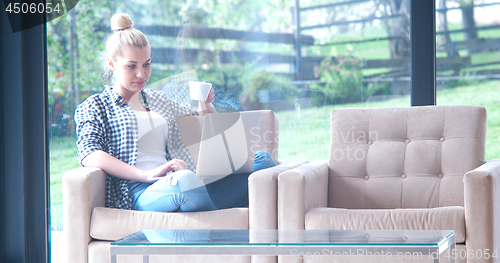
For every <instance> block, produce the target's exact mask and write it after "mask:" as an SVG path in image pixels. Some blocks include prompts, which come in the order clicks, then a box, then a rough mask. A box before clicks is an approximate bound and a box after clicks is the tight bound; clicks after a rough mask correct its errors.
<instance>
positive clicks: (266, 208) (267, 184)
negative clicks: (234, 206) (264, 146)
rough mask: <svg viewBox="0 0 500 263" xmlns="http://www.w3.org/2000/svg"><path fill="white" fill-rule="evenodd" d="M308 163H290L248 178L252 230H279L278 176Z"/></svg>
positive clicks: (264, 170)
mask: <svg viewBox="0 0 500 263" xmlns="http://www.w3.org/2000/svg"><path fill="white" fill-rule="evenodd" d="M305 163H307V161H288V162H281V163H280V164H278V165H276V166H274V167H271V168H267V169H263V170H259V171H256V172H253V173H252V174H251V175H250V177H249V178H248V199H249V200H248V206H249V217H250V218H249V224H250V229H252V230H258V229H278V225H277V222H278V203H277V202H278V175H279V174H280V173H282V172H284V171H287V170H290V169H293V168H295V167H297V166H300V165H303V164H305Z"/></svg>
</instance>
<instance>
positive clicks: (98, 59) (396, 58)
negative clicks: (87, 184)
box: [47, 0, 411, 262]
mask: <svg viewBox="0 0 500 263" xmlns="http://www.w3.org/2000/svg"><path fill="white" fill-rule="evenodd" d="M117 12H123V13H128V14H129V15H130V16H131V18H132V20H134V22H135V27H136V28H138V29H140V30H142V31H143V32H144V33H145V34H146V35H147V37H148V38H149V40H150V42H151V45H152V60H153V64H152V67H153V69H152V74H151V77H150V80H149V82H148V83H149V85H150V86H151V87H152V88H155V89H161V90H164V91H165V92H166V93H167V94H168V95H169V96H171V97H172V98H174V99H177V100H179V101H181V102H182V103H191V101H186V100H184V99H183V96H182V92H183V91H185V90H183V88H182V87H185V85H184V84H185V82H186V81H188V80H206V81H208V82H211V83H213V85H214V88H215V91H216V103H215V106H216V107H217V109H218V110H219V111H220V112H229V111H245V110H255V109H271V110H273V111H275V113H276V115H277V117H278V120H279V123H280V142H279V143H280V146H279V147H280V148H279V149H280V152H279V161H285V160H292V159H293V160H308V161H313V160H318V159H326V158H328V148H329V126H330V122H329V114H330V112H331V110H332V109H335V108H343V107H389V106H409V105H410V98H409V94H410V50H411V46H410V43H411V41H410V32H409V30H410V20H409V19H410V17H409V16H410V0H396V1H389V0H377V1H375V0H365V1H358V0H357V1H345V0H321V1H318V0H300V1H299V0H297V1H294V0H283V1H275V0H274V1H273V0H253V1H233V0H224V1H204V0H187V1H173V0H149V1H110V0H107V1H88V0H86V1H80V2H79V3H78V5H77V6H76V7H75V8H74V9H73V10H71V12H70V13H69V14H67V15H65V16H62V17H60V18H57V19H54V20H52V21H51V22H49V23H48V25H47V41H48V83H49V84H48V89H49V91H48V100H49V112H48V114H49V118H48V124H47V125H48V129H49V137H50V145H49V153H50V182H51V187H50V193H51V196H50V199H51V209H50V211H51V230H52V231H54V232H53V235H52V237H53V238H52V240H53V245H52V249H53V253H52V258H53V262H56V261H57V255H58V254H59V252H58V251H57V250H54V249H56V248H57V245H56V244H57V238H58V236H59V235H58V234H59V232H58V231H61V230H62V229H63V225H62V187H61V177H62V175H63V174H64V173H65V172H66V171H68V170H70V169H73V168H77V167H79V164H78V162H77V160H76V145H75V141H76V137H75V136H76V135H75V127H74V122H73V113H74V110H75V107H76V106H77V105H78V104H79V103H81V102H82V101H83V100H85V99H86V98H87V97H88V96H89V95H91V94H94V93H96V92H101V91H102V90H103V87H104V85H113V83H112V82H111V83H106V82H105V81H104V80H103V78H102V69H103V65H104V59H105V57H104V52H103V50H104V44H105V41H106V38H107V37H108V36H109V35H110V34H111V32H110V31H111V30H110V24H109V23H110V22H109V19H110V17H111V16H112V15H113V14H114V13H117Z"/></svg>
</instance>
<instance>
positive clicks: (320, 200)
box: [278, 160, 328, 230]
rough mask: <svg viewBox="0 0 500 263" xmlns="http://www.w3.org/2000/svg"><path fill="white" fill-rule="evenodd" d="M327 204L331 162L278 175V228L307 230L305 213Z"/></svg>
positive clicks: (322, 161)
mask: <svg viewBox="0 0 500 263" xmlns="http://www.w3.org/2000/svg"><path fill="white" fill-rule="evenodd" d="M327 202H328V161H327V160H321V161H314V162H311V163H308V164H304V165H301V166H299V167H296V168H294V169H291V170H288V171H285V172H283V173H281V174H280V175H279V176H278V229H280V230H297V229H304V228H305V212H306V211H307V209H310V208H315V207H326V206H327Z"/></svg>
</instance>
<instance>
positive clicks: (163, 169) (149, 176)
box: [143, 159, 187, 183]
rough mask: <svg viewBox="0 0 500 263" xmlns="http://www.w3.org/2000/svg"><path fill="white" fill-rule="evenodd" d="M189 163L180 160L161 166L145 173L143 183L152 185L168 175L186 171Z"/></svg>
mask: <svg viewBox="0 0 500 263" xmlns="http://www.w3.org/2000/svg"><path fill="white" fill-rule="evenodd" d="M186 166H187V163H186V162H185V161H183V160H180V159H173V160H171V161H169V162H168V163H166V164H163V165H160V166H158V167H156V168H154V169H151V170H148V171H144V176H143V181H144V182H147V183H150V182H154V181H156V180H157V179H159V178H161V177H164V176H165V174H166V173H168V172H171V171H178V170H182V169H184V167H186Z"/></svg>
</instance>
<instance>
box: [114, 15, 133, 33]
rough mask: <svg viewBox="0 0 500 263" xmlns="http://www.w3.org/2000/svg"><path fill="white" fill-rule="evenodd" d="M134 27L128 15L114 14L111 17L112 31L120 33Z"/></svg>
mask: <svg viewBox="0 0 500 263" xmlns="http://www.w3.org/2000/svg"><path fill="white" fill-rule="evenodd" d="M133 25H134V22H132V19H130V16H129V15H128V14H114V15H113V16H112V17H111V30H113V31H120V30H124V29H127V28H130V27H132V26H133Z"/></svg>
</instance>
